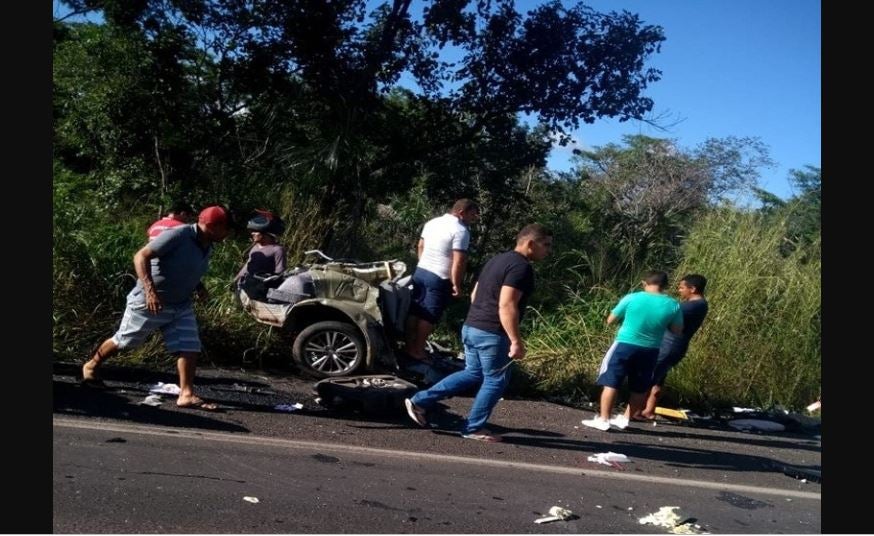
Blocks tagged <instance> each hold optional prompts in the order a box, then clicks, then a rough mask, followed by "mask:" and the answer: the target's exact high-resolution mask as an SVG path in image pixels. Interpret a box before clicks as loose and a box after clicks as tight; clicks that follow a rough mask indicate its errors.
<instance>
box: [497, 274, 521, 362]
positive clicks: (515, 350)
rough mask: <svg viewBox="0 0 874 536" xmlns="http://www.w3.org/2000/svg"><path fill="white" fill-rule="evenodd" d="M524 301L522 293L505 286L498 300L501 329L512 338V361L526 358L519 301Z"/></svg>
mask: <svg viewBox="0 0 874 536" xmlns="http://www.w3.org/2000/svg"><path fill="white" fill-rule="evenodd" d="M521 299H522V291H521V290H519V289H517V288H513V287H508V286H507V285H503V286H502V287H501V295H500V297H499V298H498V317H499V318H500V319H501V327H503V328H504V331H505V332H507V336H508V337H509V338H510V354H509V355H510V359H522V358H523V357H525V343H524V342H522V336H521V335H519V316H520V315H519V300H521Z"/></svg>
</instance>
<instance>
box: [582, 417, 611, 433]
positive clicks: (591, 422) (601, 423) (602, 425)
mask: <svg viewBox="0 0 874 536" xmlns="http://www.w3.org/2000/svg"><path fill="white" fill-rule="evenodd" d="M580 422H582V424H583V426H588V427H589V428H595V429H596V430H601V431H602V432H606V431H607V430H609V429H610V422H609V421H607V420H606V419H604V418H603V417H600V416H599V417H595V418H594V419H583V420H582V421H580Z"/></svg>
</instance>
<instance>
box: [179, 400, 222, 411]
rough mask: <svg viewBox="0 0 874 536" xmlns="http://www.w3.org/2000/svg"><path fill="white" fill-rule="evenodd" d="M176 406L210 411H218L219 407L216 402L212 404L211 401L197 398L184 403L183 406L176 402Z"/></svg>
mask: <svg viewBox="0 0 874 536" xmlns="http://www.w3.org/2000/svg"><path fill="white" fill-rule="evenodd" d="M176 407H177V408H179V409H199V410H201V411H212V412H216V411H219V407H218V405H217V404H213V403H212V402H206V401H205V400H201V399H199V398H198V399H197V400H196V401H194V402H192V403H190V404H185V405H184V406H181V405H179V404H176Z"/></svg>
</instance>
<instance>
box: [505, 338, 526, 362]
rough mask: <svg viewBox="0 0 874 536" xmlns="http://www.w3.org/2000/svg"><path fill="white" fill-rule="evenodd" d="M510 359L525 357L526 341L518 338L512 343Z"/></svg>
mask: <svg viewBox="0 0 874 536" xmlns="http://www.w3.org/2000/svg"><path fill="white" fill-rule="evenodd" d="M508 356H509V357H510V359H522V358H523V357H525V343H524V342H522V340H521V339H520V340H518V341H515V342H511V343H510V353H509V354H508Z"/></svg>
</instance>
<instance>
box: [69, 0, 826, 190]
mask: <svg viewBox="0 0 874 536" xmlns="http://www.w3.org/2000/svg"><path fill="white" fill-rule="evenodd" d="M371 3H374V2H373V1H372V2H371ZM375 3H379V2H375ZM540 3H542V2H541V1H540V0H518V1H517V9H518V10H519V11H521V12H525V11H528V10H529V9H531V8H533V7H535V6H536V5H538V4H540ZM572 3H573V2H571V1H567V4H569V5H570V4H572ZM586 3H587V4H588V5H590V6H591V7H593V8H594V9H596V10H598V11H602V12H606V11H621V10H627V11H630V12H632V13H637V14H638V15H639V16H640V18H641V20H642V21H643V22H644V23H647V24H655V25H659V26H662V27H663V28H664V33H665V36H666V40H665V42H664V43H663V44H662V50H661V52H660V53H658V54H656V55H654V56H653V57H652V58H651V60H650V63H649V65H648V66H652V67H655V68H657V69H659V70H661V71H662V79H661V80H660V81H658V82H656V83H654V84H651V85H650V87H649V88H648V89H647V91H646V95H647V96H649V97H651V98H652V99H653V100H654V101H655V107H654V110H653V112H654V114H659V113H665V114H667V115H669V116H670V117H672V118H678V119H682V121H681V122H680V123H679V124H677V125H675V126H673V127H671V128H670V129H669V130H668V131H667V132H664V131H659V130H655V129H653V128H652V127H650V126H649V125H646V124H643V123H640V122H636V121H627V122H625V123H619V122H618V121H615V120H609V119H602V120H598V121H596V122H595V123H594V124H592V125H583V127H582V128H580V129H579V130H577V131H575V132H573V135H574V137H575V139H576V140H577V141H578V142H579V144H578V145H577V147H581V148H591V147H594V146H601V145H606V144H608V143H620V142H621V141H622V136H623V135H624V134H645V135H649V136H654V137H662V138H672V139H675V140H676V141H677V142H678V144H679V145H680V146H681V147H684V148H687V149H692V148H694V147H695V146H697V145H698V144H699V143H701V142H703V141H704V140H705V139H707V138H709V137H715V138H722V137H727V136H737V137H746V136H751V137H758V138H760V139H761V140H762V141H763V142H764V143H765V144H766V145H767V146H768V147H769V149H770V152H771V157H772V158H773V160H774V161H775V162H776V164H777V165H776V166H775V167H774V168H772V169H763V170H761V171H762V177H761V181H760V186H761V187H763V188H765V189H766V190H768V191H771V192H773V193H775V194H777V195H779V196H781V197H784V198H786V197H789V196H791V195H792V190H791V188H790V185H789V182H788V180H787V178H788V176H789V170H790V169H793V168H794V169H802V168H803V166H805V165H808V164H809V165H814V166H820V165H821V164H820V161H821V156H820V154H821V153H820V143H821V138H822V136H821V128H822V126H821V125H822V123H821V92H822V89H821V66H820V63H821V53H820V50H821V45H822V24H821V21H822V17H821V2H820V1H819V0H592V1H589V2H586ZM417 4H421V2H417ZM418 8H419V9H420V8H421V5H419V6H418ZM53 9H54V14H55V16H58V15H59V14H63V13H65V12H66V11H67V10H66V9H65V8H64V7H62V6H59V5H58V2H57V1H56V0H53ZM414 11H415V10H414ZM98 18H99V17H98ZM449 53H450V54H451V52H449ZM572 149H573V146H568V147H558V146H556V147H555V148H554V149H553V151H552V153H551V155H550V158H549V160H548V165H549V167H550V168H552V169H555V170H567V169H569V168H570V166H571V165H572V162H571V150H572Z"/></svg>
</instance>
